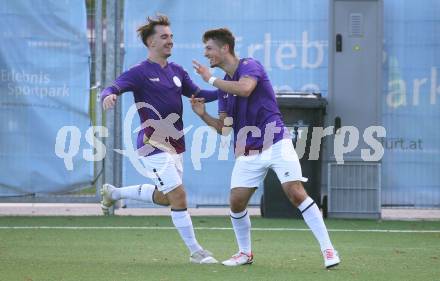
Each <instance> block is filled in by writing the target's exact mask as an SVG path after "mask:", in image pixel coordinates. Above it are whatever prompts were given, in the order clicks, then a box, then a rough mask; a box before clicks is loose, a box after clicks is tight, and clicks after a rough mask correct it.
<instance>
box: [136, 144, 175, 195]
mask: <svg viewBox="0 0 440 281" xmlns="http://www.w3.org/2000/svg"><path fill="white" fill-rule="evenodd" d="M141 159H142V163H143V164H144V165H145V167H146V168H147V169H148V171H149V172H148V175H151V176H150V177H151V179H152V180H153V181H154V182H155V184H156V186H157V189H158V190H159V191H161V192H163V193H164V194H167V193H168V192H170V191H172V190H173V189H175V188H176V187H178V186H179V185H181V184H182V177H183V155H182V153H181V154H170V153H167V152H161V153H158V154H154V155H151V156H147V157H142V158H141Z"/></svg>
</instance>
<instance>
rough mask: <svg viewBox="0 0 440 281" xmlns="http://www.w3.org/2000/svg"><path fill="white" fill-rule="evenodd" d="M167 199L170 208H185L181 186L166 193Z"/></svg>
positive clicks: (183, 191)
mask: <svg viewBox="0 0 440 281" xmlns="http://www.w3.org/2000/svg"><path fill="white" fill-rule="evenodd" d="M167 198H168V200H169V205H171V207H172V208H178V209H182V208H186V192H185V189H183V186H182V185H180V186H179V187H177V188H175V189H173V190H172V191H170V192H168V193H167Z"/></svg>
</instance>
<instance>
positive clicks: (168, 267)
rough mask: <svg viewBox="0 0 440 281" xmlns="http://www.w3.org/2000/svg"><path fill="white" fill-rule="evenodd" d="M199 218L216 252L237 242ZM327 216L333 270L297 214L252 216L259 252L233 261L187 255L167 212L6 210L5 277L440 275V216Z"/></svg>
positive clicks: (37, 280)
mask: <svg viewBox="0 0 440 281" xmlns="http://www.w3.org/2000/svg"><path fill="white" fill-rule="evenodd" d="M193 223H194V226H195V227H197V228H198V229H196V234H197V238H198V240H199V242H200V243H201V244H202V246H203V247H205V248H206V249H208V250H210V251H212V252H213V253H214V256H215V257H216V258H217V259H219V260H224V259H226V258H229V256H230V255H231V254H233V253H235V252H236V250H237V249H236V244H235V237H234V234H233V231H232V230H231V229H230V227H231V224H230V221H229V218H228V217H193ZM326 224H327V226H328V228H329V229H330V236H331V238H332V240H333V243H334V245H335V246H336V248H337V250H338V251H339V253H340V256H341V259H342V263H341V264H340V265H339V266H338V267H336V268H335V269H333V270H326V269H324V267H323V260H322V257H321V255H320V252H319V247H318V243H317V242H316V241H315V239H314V237H313V235H312V233H311V232H310V231H302V230H292V229H304V228H306V225H305V224H304V222H303V221H300V220H289V219H263V218H253V219H252V225H253V227H254V228H255V230H253V232H252V243H253V251H254V255H255V262H254V264H253V265H249V266H241V267H235V268H229V267H225V266H222V265H220V264H219V265H194V264H190V263H189V254H188V252H187V249H186V247H185V246H184V244H183V242H181V240H180V239H179V236H178V234H177V231H175V230H174V229H171V228H167V227H171V226H172V223H171V219H170V218H169V217H118V216H114V217H0V280H1V281H17V280H18V281H52V280H54V281H64V280H65V281H67V280H72V281H80V280H93V281H100V280H103V281H104V280H105V281H130V280H136V281H141V280H154V281H161V280H163V281H166V280H170V281H171V280H173V281H174V280H179V281H180V280H252V281H256V280H271V281H272V280H275V281H278V280H298V281H304V280H326V281H330V280H369V281H371V280H374V281H375V280H386V281H392V280H399V281H402V280H404V281H406V280H408V281H410V280H411V281H412V280H414V281H416V280H417V281H419V280H423V281H429V280H433V281H439V280H440V222H439V221H436V222H392V221H361V220H327V221H326ZM38 226H44V227H47V228H22V227H38ZM14 227H21V228H14ZM55 227H61V228H55ZM64 227H79V228H64ZM212 228H217V229H212ZM219 228H227V229H219ZM268 228H271V229H272V230H268ZM273 228H277V229H275V230H274V229H273ZM281 228H284V229H281ZM285 228H288V229H287V230H286V229H285ZM289 229H290V230H289ZM338 230H339V231H338ZM341 230H350V231H341ZM353 230H394V231H395V232H370V231H353ZM408 230H410V231H411V232H401V231H408Z"/></svg>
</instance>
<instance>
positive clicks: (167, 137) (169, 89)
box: [101, 60, 217, 156]
mask: <svg viewBox="0 0 440 281" xmlns="http://www.w3.org/2000/svg"><path fill="white" fill-rule="evenodd" d="M129 91H131V92H133V96H134V101H135V103H139V102H144V103H146V104H147V107H143V108H139V107H138V113H139V117H140V121H141V123H142V124H143V129H142V130H141V131H140V132H139V134H138V138H137V148H138V149H139V148H141V147H142V149H141V150H140V153H141V155H143V156H147V155H153V154H156V153H159V152H162V151H172V152H175V153H182V152H184V151H185V139H184V136H183V121H182V114H183V104H182V95H184V96H186V97H191V95H197V94H198V93H199V92H200V89H199V88H198V87H197V86H196V85H195V84H194V83H193V82H192V81H191V79H190V78H189V76H188V73H187V72H186V71H185V70H184V69H183V68H182V67H181V66H179V65H177V64H175V63H168V64H167V65H166V66H165V67H163V68H162V67H161V66H160V65H159V64H157V63H155V62H152V61H150V60H146V61H143V62H142V63H140V64H138V65H135V66H134V67H132V68H130V69H129V70H127V71H126V72H124V73H122V74H121V75H120V76H119V77H118V78H117V79H116V80H115V81H114V82H113V84H112V86H110V87H108V88H106V89H105V90H104V91H103V93H102V94H101V100H104V98H105V97H106V96H108V95H110V94H117V95H121V94H122V93H124V92H129ZM203 92H208V91H203ZM216 95H217V94H216ZM199 96H200V95H199ZM153 140H154V141H153Z"/></svg>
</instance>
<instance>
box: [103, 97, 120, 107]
mask: <svg viewBox="0 0 440 281" xmlns="http://www.w3.org/2000/svg"><path fill="white" fill-rule="evenodd" d="M116 99H117V96H116V95H115V94H112V95H109V96H106V97H105V99H104V100H103V101H102V107H103V108H104V110H108V109H111V108H113V107H114V106H115V104H116Z"/></svg>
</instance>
